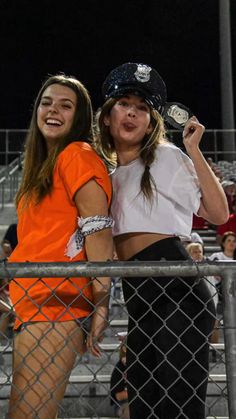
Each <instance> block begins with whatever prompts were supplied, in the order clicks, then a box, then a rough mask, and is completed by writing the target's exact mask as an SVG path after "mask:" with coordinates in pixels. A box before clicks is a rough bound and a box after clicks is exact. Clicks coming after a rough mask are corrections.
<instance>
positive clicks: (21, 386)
mask: <svg viewBox="0 0 236 419" xmlns="http://www.w3.org/2000/svg"><path fill="white" fill-rule="evenodd" d="M84 348H85V346H84V334H83V331H82V330H81V329H80V327H79V326H78V325H77V324H76V322H75V321H68V322H57V323H49V322H38V323H32V324H30V325H27V327H26V328H25V329H24V330H23V331H22V332H20V333H19V335H17V336H16V338H15V341H14V358H13V382H12V388H11V395H10V405H9V419H25V418H27V419H33V418H40V419H48V418H56V416H57V410H58V403H59V402H60V401H61V399H62V398H63V396H64V392H65V389H66V385H67V382H68V379H69V376H70V372H71V370H72V368H73V365H74V362H75V358H76V355H77V354H78V353H81V354H82V353H83V352H84Z"/></svg>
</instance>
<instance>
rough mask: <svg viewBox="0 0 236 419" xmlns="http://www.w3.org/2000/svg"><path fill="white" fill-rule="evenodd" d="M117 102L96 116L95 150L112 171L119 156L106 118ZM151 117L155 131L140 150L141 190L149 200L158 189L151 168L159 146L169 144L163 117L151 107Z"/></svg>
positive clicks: (144, 139)
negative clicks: (142, 169) (105, 121)
mask: <svg viewBox="0 0 236 419" xmlns="http://www.w3.org/2000/svg"><path fill="white" fill-rule="evenodd" d="M117 100H119V99H117V98H116V99H113V98H111V99H108V100H107V101H106V102H105V103H104V105H103V106H102V107H101V108H100V109H99V110H98V112H97V114H96V116H95V149H96V151H97V152H98V154H99V155H100V156H101V158H103V160H105V162H106V163H107V166H108V168H110V169H114V168H115V167H116V166H117V154H116V150H115V145H114V141H113V138H112V136H111V134H110V129H109V127H108V126H106V125H105V123H104V118H105V117H106V116H107V115H109V114H110V112H111V109H112V107H113V106H114V105H115V103H116V102H117ZM150 117H151V125H152V127H153V130H152V132H151V133H150V134H146V135H145V136H144V138H143V140H142V143H141V150H140V159H141V160H142V162H143V164H144V172H143V175H142V178H141V183H140V189H141V191H142V192H143V194H144V196H145V197H146V198H147V199H148V200H151V199H152V197H153V188H154V189H155V188H156V184H155V181H154V179H153V177H152V175H151V173H150V167H151V165H152V163H153V162H154V160H155V152H156V149H157V147H158V145H159V144H162V143H165V142H168V140H167V139H166V133H165V127H164V121H163V118H162V116H161V115H160V114H159V112H158V111H157V110H155V109H153V108H152V107H150Z"/></svg>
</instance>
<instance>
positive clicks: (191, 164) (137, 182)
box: [97, 63, 228, 419]
mask: <svg viewBox="0 0 236 419" xmlns="http://www.w3.org/2000/svg"><path fill="white" fill-rule="evenodd" d="M103 94H104V97H105V103H104V105H103V106H102V108H101V109H100V110H99V113H98V115H97V121H98V127H99V130H98V136H97V148H98V149H99V150H100V152H101V153H102V155H103V156H104V157H105V158H106V160H107V161H108V162H109V164H111V165H112V164H114V166H115V167H116V169H115V170H114V171H113V173H112V183H113V201H112V209H111V211H112V216H113V218H114V220H115V225H114V229H113V235H114V240H115V246H116V251H117V254H118V258H119V259H120V260H125V261H127V260H143V261H153V260H163V259H164V260H170V261H174V260H186V259H188V258H189V256H188V254H187V252H186V250H185V249H184V247H183V245H182V244H181V242H180V239H179V236H189V235H190V232H191V226H192V216H193V213H195V214H197V215H199V216H201V217H204V218H206V219H207V220H208V221H210V222H211V223H212V224H221V223H224V222H225V221H226V220H227V218H228V207H227V202H226V198H225V194H224V191H223V190H222V188H221V186H220V184H219V182H218V180H217V179H216V177H215V175H214V173H213V172H212V170H211V169H210V168H209V165H208V164H207V163H206V161H205V159H204V157H203V155H202V153H201V151H200V150H199V143H200V140H201V137H202V134H203V132H204V127H203V126H202V125H201V124H200V123H199V122H198V120H197V119H196V118H195V117H192V118H191V119H190V120H188V122H187V123H186V125H185V128H184V131H183V139H184V145H185V148H186V151H187V152H188V154H189V157H190V158H191V159H190V158H189V157H188V156H187V155H186V154H185V153H183V152H182V151H181V150H180V149H179V148H177V147H175V146H174V145H173V144H171V143H170V142H168V141H167V140H166V139H165V130H164V122H163V118H162V116H161V113H162V112H163V108H164V105H165V102H166V87H165V83H164V82H163V80H162V78H161V77H160V76H159V74H158V73H157V72H156V71H155V70H154V69H152V68H151V67H149V66H147V65H145V64H137V63H125V64H123V65H121V66H119V67H118V68H115V69H114V70H113V71H111V73H110V74H109V75H108V77H107V78H106V80H105V82H104V85H103ZM177 117H178V115H177ZM123 291H124V298H125V301H126V305H127V309H128V313H129V326H128V338H127V364H128V370H127V380H128V397H129V404H130V418H131V419H145V418H149V419H150V418H159V419H164V418H165V419H174V418H177V417H178V418H191V419H194V418H196V419H203V418H205V406H204V402H205V396H206V386H207V377H208V335H209V334H210V333H211V331H212V328H213V326H214V314H215V313H214V304H213V302H212V301H211V299H210V294H209V290H208V288H207V286H206V284H205V282H204V281H199V280H197V279H196V278H192V277H189V278H180V277H176V278H173V277H164V278H139V277H137V278H124V279H123Z"/></svg>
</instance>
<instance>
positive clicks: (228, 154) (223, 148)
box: [0, 129, 236, 166]
mask: <svg viewBox="0 0 236 419" xmlns="http://www.w3.org/2000/svg"><path fill="white" fill-rule="evenodd" d="M27 132H28V130H27V129H0V165H4V166H8V164H9V163H11V161H12V160H14V159H15V158H16V157H17V156H18V155H19V153H20V154H21V153H22V152H23V151H24V142H25V137H26V134H27ZM168 133H169V137H170V139H171V140H172V141H173V142H174V143H176V144H177V145H178V146H181V145H182V144H183V140H182V133H181V132H180V131H177V130H169V131H168ZM235 139H236V130H235V129H224V130H222V129H206V131H205V133H204V138H203V140H202V142H201V148H202V150H203V152H204V154H205V155H206V156H209V157H212V158H213V159H214V161H215V162H216V163H217V162H218V160H224V159H225V160H236V147H235Z"/></svg>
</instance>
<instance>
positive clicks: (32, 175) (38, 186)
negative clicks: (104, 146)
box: [16, 74, 93, 205]
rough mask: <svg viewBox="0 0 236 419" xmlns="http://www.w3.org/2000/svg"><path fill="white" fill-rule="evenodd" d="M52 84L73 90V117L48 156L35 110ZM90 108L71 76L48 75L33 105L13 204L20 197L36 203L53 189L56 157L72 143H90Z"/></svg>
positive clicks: (83, 91)
mask: <svg viewBox="0 0 236 419" xmlns="http://www.w3.org/2000/svg"><path fill="white" fill-rule="evenodd" d="M51 84H60V85H62V86H66V87H69V88H70V89H72V90H73V91H74V92H75V94H76V98H77V102H76V110H75V116H74V120H73V124H72V127H71V130H70V132H69V133H68V135H66V136H65V137H64V138H62V139H61V141H60V142H59V143H58V144H57V145H56V146H55V147H54V149H53V150H52V152H50V154H49V153H48V150H47V146H46V141H45V138H44V137H43V135H42V133H41V132H40V130H39V128H38V124H37V109H38V106H39V104H40V101H41V97H42V95H43V93H44V91H45V90H46V89H47V87H48V86H50V85H51ZM92 118H93V113H92V105H91V100H90V97H89V93H88V91H87V89H86V88H85V86H84V85H83V84H82V83H81V82H80V81H79V80H77V79H76V78H75V77H73V76H66V75H64V74H56V75H54V76H49V77H48V78H47V79H46V81H45V82H44V83H43V85H42V87H41V89H40V91H39V93H38V96H37V98H36V100H35V103H34V108H33V113H32V117H31V122H30V126H29V130H28V134H27V136H26V143H25V159H24V167H23V176H22V182H21V185H20V189H19V191H18V193H17V196H16V205H18V204H19V201H20V199H21V198H22V197H24V198H25V201H28V199H29V198H31V197H32V196H34V198H35V202H36V203H39V202H40V201H41V200H42V198H43V197H44V196H46V195H47V194H49V193H50V192H51V191H52V188H53V170H54V167H55V164H56V160H57V157H58V154H59V153H60V152H61V151H62V150H63V149H64V148H65V147H66V146H67V145H68V144H70V143H71V142H73V141H88V142H89V141H91V140H92V136H93V128H92Z"/></svg>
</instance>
